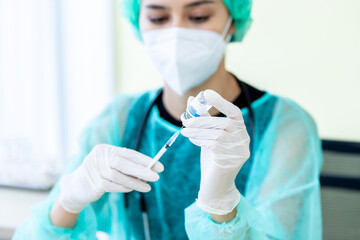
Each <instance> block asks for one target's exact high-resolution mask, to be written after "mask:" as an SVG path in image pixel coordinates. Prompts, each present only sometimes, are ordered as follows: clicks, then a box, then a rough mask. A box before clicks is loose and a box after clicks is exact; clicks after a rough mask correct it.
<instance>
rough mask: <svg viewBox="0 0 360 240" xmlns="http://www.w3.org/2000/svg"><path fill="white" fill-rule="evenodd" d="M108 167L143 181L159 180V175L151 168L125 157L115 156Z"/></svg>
mask: <svg viewBox="0 0 360 240" xmlns="http://www.w3.org/2000/svg"><path fill="white" fill-rule="evenodd" d="M110 167H111V168H113V169H115V170H117V171H119V172H121V173H124V174H126V175H129V176H133V177H136V178H138V179H142V180H145V181H151V182H155V181H157V180H159V175H158V174H157V173H156V172H154V171H153V170H151V169H149V168H147V167H146V166H142V165H139V164H137V163H135V162H133V161H131V160H128V159H125V158H119V157H117V158H115V159H113V160H112V161H111V163H110Z"/></svg>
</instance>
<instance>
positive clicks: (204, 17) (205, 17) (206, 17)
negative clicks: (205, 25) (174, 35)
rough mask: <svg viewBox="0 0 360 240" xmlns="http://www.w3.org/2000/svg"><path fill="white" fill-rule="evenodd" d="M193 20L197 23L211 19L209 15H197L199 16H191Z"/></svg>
mask: <svg viewBox="0 0 360 240" xmlns="http://www.w3.org/2000/svg"><path fill="white" fill-rule="evenodd" d="M190 19H191V21H194V22H196V23H201V22H205V21H206V20H208V19H209V16H197V17H190Z"/></svg>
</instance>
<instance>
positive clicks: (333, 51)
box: [118, 0, 360, 141]
mask: <svg viewBox="0 0 360 240" xmlns="http://www.w3.org/2000/svg"><path fill="white" fill-rule="evenodd" d="M359 12H360V1H359V0H327V1H325V0H301V1H300V0H297V1H285V0H266V1H265V0H257V1H256V0H255V1H254V6H253V18H254V23H253V25H252V28H251V29H250V31H249V33H248V35H247V36H246V38H245V40H244V41H243V43H241V44H232V45H231V46H230V47H229V48H228V54H227V67H228V69H229V70H230V71H232V72H234V73H235V74H236V75H237V76H239V77H240V78H242V79H243V80H245V81H246V82H248V83H250V84H253V85H254V86H257V87H259V88H262V89H265V90H267V91H270V92H272V93H275V94H279V95H282V96H286V97H289V98H291V99H294V100H295V101H296V102H298V103H299V104H300V105H301V106H303V107H304V108H305V109H306V110H308V111H309V112H310V113H311V114H312V115H313V117H314V118H315V120H316V121H317V123H318V127H319V131H320V135H321V137H323V138H330V139H342V140H355V141H360V127H359V124H360V111H359V110H360V106H359V105H360V90H359V89H360V81H359V80H360V15H359V14H358V13H359ZM119 29H120V31H119V37H118V38H119V39H120V41H119V44H120V45H119V48H118V51H119V52H118V54H119V56H120V58H119V61H120V64H119V67H120V68H119V75H118V78H119V79H120V83H119V84H118V86H119V87H118V91H120V92H134V91H139V90H143V89H148V88H151V87H154V86H160V85H161V79H160V77H159V75H158V74H157V72H156V70H155V69H154V68H153V66H152V64H151V63H150V61H149V58H148V57H147V55H146V53H145V51H144V49H143V47H142V45H141V43H139V42H137V41H136V40H134V37H133V36H132V34H131V30H130V27H129V25H128V24H127V23H125V22H124V21H123V20H122V21H121V22H120V25H119ZM356 80H358V81H356Z"/></svg>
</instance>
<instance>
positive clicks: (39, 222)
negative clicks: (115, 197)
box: [13, 95, 130, 240]
mask: <svg viewBox="0 0 360 240" xmlns="http://www.w3.org/2000/svg"><path fill="white" fill-rule="evenodd" d="M129 101H130V97H129V96H126V95H119V96H117V97H116V98H115V99H114V101H112V102H111V103H110V104H109V105H108V106H107V107H106V108H105V110H104V111H103V112H102V113H101V114H100V115H99V116H97V117H96V118H95V119H94V120H92V121H91V122H90V123H89V124H88V126H87V127H86V128H85V130H84V131H83V133H82V134H81V136H80V139H79V144H80V154H79V155H78V156H77V157H75V158H73V159H72V160H71V161H70V166H69V167H68V169H67V170H66V171H65V173H66V174H67V173H69V172H71V171H73V170H75V169H76V168H77V167H78V166H79V165H80V164H81V163H82V161H83V159H84V158H85V157H86V156H87V155H88V153H89V152H90V151H91V150H92V148H93V147H94V146H95V145H97V144H101V143H104V144H111V145H116V146H121V145H122V142H121V141H122V140H121V139H122V136H123V132H124V129H123V128H124V127H123V126H125V123H126V119H127V112H128V109H127V108H128V107H127V106H129V104H128V103H129ZM65 173H64V174H65ZM59 192H60V185H59V181H58V182H57V183H56V184H55V186H54V187H53V188H52V190H51V192H50V194H49V196H48V198H47V200H45V201H44V202H41V203H39V204H37V205H35V206H33V207H32V213H31V216H30V218H29V219H27V220H26V221H25V222H24V223H22V225H20V226H19V227H18V228H17V229H16V231H15V234H14V236H13V239H14V240H20V239H27V240H35V239H36V240H37V239H90V240H91V239H96V231H97V230H98V229H99V225H100V228H101V225H105V224H104V223H103V222H99V221H98V220H97V219H99V218H101V215H102V213H100V212H99V211H100V210H101V211H102V210H103V208H99V207H98V206H100V205H102V206H104V205H106V203H107V198H108V195H107V194H104V196H103V197H101V198H100V199H99V200H98V201H97V202H95V203H93V204H88V205H87V206H86V207H85V208H84V209H83V210H82V211H81V212H80V214H79V217H78V220H77V222H76V225H75V227H74V228H73V229H68V228H62V227H57V226H54V225H52V224H51V221H50V219H49V213H50V209H51V207H52V205H53V203H54V201H55V200H56V199H57V197H58V195H59ZM99 209H100V210H99Z"/></svg>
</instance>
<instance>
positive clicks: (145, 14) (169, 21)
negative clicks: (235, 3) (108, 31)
mask: <svg viewBox="0 0 360 240" xmlns="http://www.w3.org/2000/svg"><path fill="white" fill-rule="evenodd" d="M228 19H229V12H228V10H227V8H226V6H225V4H224V2H223V0H142V4H141V10H140V16H139V23H140V30H141V32H144V31H148V30H156V29H163V28H172V27H181V28H193V29H202V30H211V31H215V32H218V33H219V34H222V33H223V31H224V28H225V25H226V23H227V21H228ZM234 32H235V27H234V26H232V27H231V29H230V31H229V33H230V34H233V33H234Z"/></svg>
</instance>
